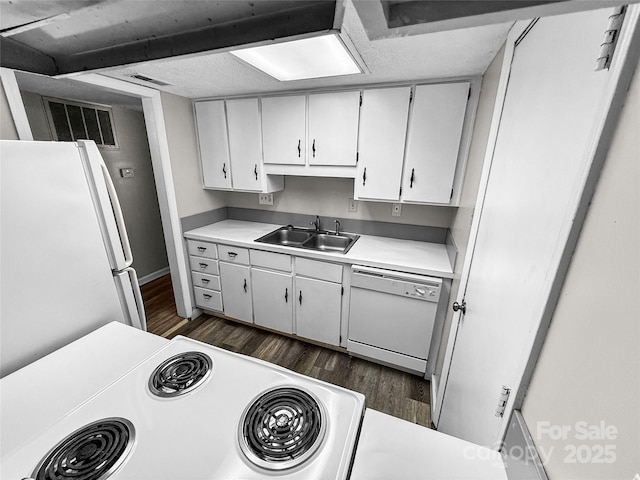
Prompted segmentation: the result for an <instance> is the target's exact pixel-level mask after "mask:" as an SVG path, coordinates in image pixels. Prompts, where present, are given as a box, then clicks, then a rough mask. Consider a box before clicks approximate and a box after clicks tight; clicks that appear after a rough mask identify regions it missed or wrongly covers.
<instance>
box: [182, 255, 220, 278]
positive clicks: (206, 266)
mask: <svg viewBox="0 0 640 480" xmlns="http://www.w3.org/2000/svg"><path fill="white" fill-rule="evenodd" d="M189 265H190V266H191V270H192V271H194V272H200V273H209V274H211V275H218V273H220V271H219V270H218V261H217V260H213V259H211V258H204V257H194V256H193V255H192V256H190V257H189Z"/></svg>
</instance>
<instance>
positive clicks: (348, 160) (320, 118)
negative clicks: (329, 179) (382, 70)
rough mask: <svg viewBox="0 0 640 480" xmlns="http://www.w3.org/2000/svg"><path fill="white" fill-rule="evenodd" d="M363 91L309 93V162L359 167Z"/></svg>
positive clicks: (311, 163)
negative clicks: (359, 126) (359, 127)
mask: <svg viewBox="0 0 640 480" xmlns="http://www.w3.org/2000/svg"><path fill="white" fill-rule="evenodd" d="M359 118H360V92H359V91H356V92H338V93H321V94H315V95H309V152H308V155H309V164H310V165H345V166H355V164H356V154H357V151H358V119H359Z"/></svg>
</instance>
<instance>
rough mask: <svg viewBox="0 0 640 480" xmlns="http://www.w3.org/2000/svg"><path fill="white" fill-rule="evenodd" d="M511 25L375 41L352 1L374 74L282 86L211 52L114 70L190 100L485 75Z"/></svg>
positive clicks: (360, 44) (346, 26)
mask: <svg viewBox="0 0 640 480" xmlns="http://www.w3.org/2000/svg"><path fill="white" fill-rule="evenodd" d="M510 27H511V23H508V24H499V25H488V26H482V27H474V28H469V29H461V30H452V31H447V32H438V33H431V34H425V35H415V36H405V37H398V38H386V39H381V40H374V41H370V40H369V39H368V37H367V34H366V33H365V29H364V28H363V25H362V23H361V21H360V18H359V17H358V14H357V12H356V10H355V8H354V6H353V4H351V2H350V1H348V2H347V3H346V8H345V14H344V23H343V32H344V33H346V34H347V35H348V36H349V38H350V39H351V41H352V42H353V44H354V46H355V48H356V50H357V52H358V53H359V54H360V56H361V57H362V59H363V61H364V63H365V64H366V66H367V68H368V70H369V72H368V73H366V74H362V75H351V76H343V77H333V78H323V79H314V80H299V81H292V82H279V81H277V80H275V79H273V78H271V77H269V76H268V75H266V74H264V73H262V72H260V71H257V70H255V69H253V68H252V67H249V66H247V65H245V64H244V63H242V62H240V61H239V60H237V59H236V58H235V57H233V56H232V55H231V54H229V53H226V52H223V53H211V54H204V55H194V56H191V57H188V58H173V59H168V60H158V61H153V62H149V63H142V64H137V65H129V66H126V67H117V68H114V69H108V70H106V71H103V72H102V73H103V74H105V75H109V76H111V77H114V78H120V79H123V80H127V81H131V82H135V83H140V84H142V85H148V84H145V83H143V82H138V81H136V80H134V79H131V78H130V75H132V74H136V73H137V74H142V75H145V76H148V77H151V78H155V79H158V80H162V81H165V82H167V83H170V84H173V85H170V86H167V87H158V88H159V89H160V90H163V91H166V92H169V93H173V94H176V95H180V96H184V97H189V98H205V97H216V96H231V95H244V94H254V93H263V92H277V91H284V90H302V89H311V88H323V87H335V86H347V85H360V84H372V83H384V82H399V81H410V80H426V79H434V78H446V77H454V76H466V75H481V74H482V73H484V71H485V69H486V67H487V66H488V65H489V63H490V62H491V60H492V59H493V57H494V56H495V54H496V53H497V51H498V50H499V49H500V47H501V46H502V44H503V43H504V40H505V38H506V36H507V33H508V31H509V28H510Z"/></svg>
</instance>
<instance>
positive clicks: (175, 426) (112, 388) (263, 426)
mask: <svg viewBox="0 0 640 480" xmlns="http://www.w3.org/2000/svg"><path fill="white" fill-rule="evenodd" d="M80 341H81V340H80ZM78 370H82V363H80V362H79V363H78ZM76 373H77V372H76ZM87 374H90V373H89V372H87ZM64 378H65V376H64V372H63V376H62V379H61V380H60V385H61V388H63V385H64V383H65V380H64ZM66 381H69V382H72V381H74V380H73V379H72V378H67V380H66ZM40 400H41V401H43V402H46V394H43V396H42V398H41V399H40ZM363 414H364V396H363V395H361V394H359V393H356V392H352V391H349V390H345V389H343V388H340V387H337V386H334V385H331V384H327V383H325V382H321V381H318V380H315V379H312V378H309V377H305V376H302V375H299V374H297V373H295V372H292V371H289V370H286V369H284V368H281V367H278V366H276V365H272V364H269V363H266V362H262V361H260V360H256V359H253V358H249V357H246V356H243V355H238V354H234V353H231V352H227V351H225V350H222V349H219V348H216V347H212V346H210V345H206V344H203V343H200V342H197V341H194V340H191V339H188V338H184V337H176V338H175V339H173V340H172V341H170V342H168V343H167V344H165V345H164V346H162V347H160V348H159V349H158V350H157V351H156V352H155V353H154V354H152V355H151V356H150V357H148V358H147V359H146V360H145V361H143V363H140V364H138V365H137V366H135V368H133V369H132V370H130V371H129V372H128V373H126V374H124V375H123V376H121V377H120V378H119V379H117V380H116V381H115V382H113V383H111V384H110V385H109V386H107V387H106V388H104V389H103V390H101V391H99V392H98V393H96V394H95V395H93V396H92V397H91V398H89V399H88V400H86V401H84V402H83V403H81V404H80V405H78V406H77V407H76V408H75V409H73V410H72V411H70V412H68V413H66V414H65V415H63V416H61V417H60V418H59V419H58V420H57V421H56V422H55V423H53V424H52V425H49V426H47V427H46V428H43V429H42V431H39V432H37V434H34V435H32V438H30V439H29V440H26V441H24V442H23V443H22V444H21V445H20V446H16V447H15V448H14V449H13V451H12V452H11V453H8V454H7V455H6V456H4V455H3V458H2V467H1V473H2V478H15V479H23V478H34V479H38V480H40V479H57V480H60V479H66V478H82V479H85V478H86V479H100V480H103V479H106V478H113V479H137V480H143V479H154V480H161V479H172V480H175V479H181V480H187V479H198V480H205V479H264V478H270V479H293V478H297V479H310V478H331V479H345V478H347V477H348V475H349V470H350V466H351V462H352V459H353V454H354V451H355V445H356V442H357V435H358V430H359V428H360V424H361V420H362V416H363ZM14 428H19V427H14ZM4 433H6V432H4ZM7 434H8V435H10V432H9V433H7ZM82 475H86V476H82Z"/></svg>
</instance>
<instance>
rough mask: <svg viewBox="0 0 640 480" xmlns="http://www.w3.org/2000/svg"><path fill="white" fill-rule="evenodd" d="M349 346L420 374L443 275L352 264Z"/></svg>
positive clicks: (425, 363) (427, 351)
mask: <svg viewBox="0 0 640 480" xmlns="http://www.w3.org/2000/svg"><path fill="white" fill-rule="evenodd" d="M351 268H352V276H351V300H350V306H349V337H348V340H347V350H348V351H349V352H350V353H352V354H355V355H359V356H363V357H366V358H370V359H373V360H378V361H380V362H382V363H386V364H391V365H394V366H398V367H401V368H403V369H405V370H409V371H412V372H416V373H421V374H424V373H425V371H426V367H427V358H428V356H429V348H430V345H431V336H432V335H433V327H434V324H435V319H436V313H437V311H438V303H439V300H440V291H441V289H442V279H440V278H435V277H427V276H424V275H413V274H408V273H402V272H395V271H392V270H383V269H380V268H373V267H363V266H357V265H354V266H353V267H351Z"/></svg>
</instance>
